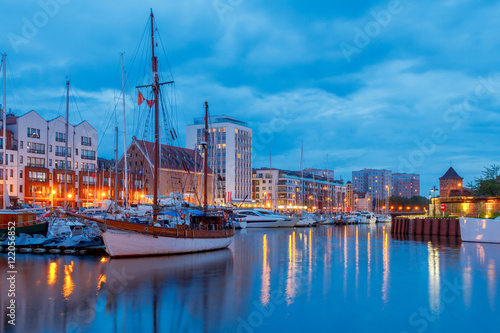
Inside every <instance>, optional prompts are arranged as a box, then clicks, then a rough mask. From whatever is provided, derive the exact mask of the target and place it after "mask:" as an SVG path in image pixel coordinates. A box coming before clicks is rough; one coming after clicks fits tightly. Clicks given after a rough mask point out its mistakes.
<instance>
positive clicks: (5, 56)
mask: <svg viewBox="0 0 500 333" xmlns="http://www.w3.org/2000/svg"><path fill="white" fill-rule="evenodd" d="M2 62H3V129H2V130H3V131H2V143H3V161H2V162H3V208H4V209H6V208H7V207H8V206H9V205H10V203H9V202H7V201H8V200H7V199H8V197H9V196H8V195H7V193H8V192H7V66H6V62H7V54H5V53H4V54H3V56H2Z"/></svg>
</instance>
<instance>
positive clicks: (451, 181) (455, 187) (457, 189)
mask: <svg viewBox="0 0 500 333" xmlns="http://www.w3.org/2000/svg"><path fill="white" fill-rule="evenodd" d="M463 181H464V179H463V178H462V177H460V176H459V175H458V173H457V172H456V171H455V169H453V168H452V167H450V168H449V169H448V171H446V173H445V174H444V175H443V177H441V178H439V196H440V197H451V196H460V195H462V191H463Z"/></svg>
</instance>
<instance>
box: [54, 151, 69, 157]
mask: <svg viewBox="0 0 500 333" xmlns="http://www.w3.org/2000/svg"><path fill="white" fill-rule="evenodd" d="M56 156H64V152H63V151H56ZM68 157H71V153H69V152H68Z"/></svg>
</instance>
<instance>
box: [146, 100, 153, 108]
mask: <svg viewBox="0 0 500 333" xmlns="http://www.w3.org/2000/svg"><path fill="white" fill-rule="evenodd" d="M146 102H147V103H148V106H149V108H150V109H151V108H152V107H153V105H155V100H154V99H151V100H149V99H148V100H146Z"/></svg>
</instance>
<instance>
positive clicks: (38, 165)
mask: <svg viewBox="0 0 500 333" xmlns="http://www.w3.org/2000/svg"><path fill="white" fill-rule="evenodd" d="M26 166H27V167H31V168H45V164H44V163H28V164H26Z"/></svg>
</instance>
